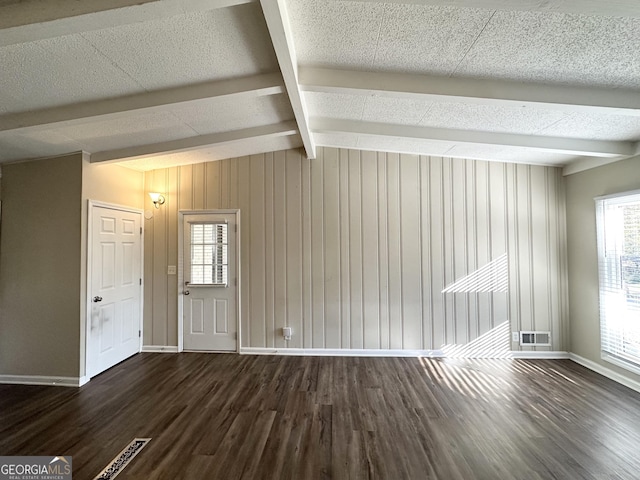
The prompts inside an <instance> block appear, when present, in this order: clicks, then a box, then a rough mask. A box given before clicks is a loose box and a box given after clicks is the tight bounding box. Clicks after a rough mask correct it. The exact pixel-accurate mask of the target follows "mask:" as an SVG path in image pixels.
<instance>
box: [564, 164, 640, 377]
mask: <svg viewBox="0 0 640 480" xmlns="http://www.w3.org/2000/svg"><path fill="white" fill-rule="evenodd" d="M566 185H567V233H568V251H569V286H570V290H569V301H570V312H571V317H570V322H571V344H570V351H571V352H572V353H574V354H576V355H579V356H580V357H582V358H583V359H586V360H588V361H589V362H593V363H594V364H595V366H596V367H597V366H600V367H604V368H607V369H609V370H612V371H613V372H615V374H618V375H622V376H623V377H626V378H629V379H632V380H634V381H635V382H639V381H640V376H638V375H634V374H633V373H631V372H628V371H627V370H623V369H621V368H618V367H616V366H615V365H613V364H611V363H609V362H605V361H603V360H602V359H601V358H600V317H599V303H598V302H599V291H598V253H597V244H596V213H595V201H594V197H598V196H601V195H609V194H612V193H619V192H625V191H630V190H638V189H640V157H635V158H630V159H627V160H623V161H620V162H616V163H612V164H609V165H604V166H602V167H599V168H594V169H591V170H587V171H584V172H580V173H576V174H573V175H569V176H567V177H566Z"/></svg>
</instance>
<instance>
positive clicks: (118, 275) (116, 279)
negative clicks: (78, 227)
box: [87, 205, 142, 377]
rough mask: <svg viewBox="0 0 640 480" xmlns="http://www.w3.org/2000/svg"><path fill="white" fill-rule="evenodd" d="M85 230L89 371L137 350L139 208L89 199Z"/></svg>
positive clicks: (138, 318)
mask: <svg viewBox="0 0 640 480" xmlns="http://www.w3.org/2000/svg"><path fill="white" fill-rule="evenodd" d="M90 208H91V225H90V228H91V232H90V237H89V238H90V242H91V244H90V248H91V250H90V259H89V261H90V277H89V285H88V292H89V299H88V301H89V305H90V306H89V325H88V329H89V331H88V344H87V360H88V361H87V374H88V375H89V377H92V376H94V375H97V374H98V373H100V372H103V371H105V370H106V369H108V368H110V367H112V366H113V365H115V364H116V363H119V362H121V361H122V360H124V359H126V358H128V357H130V356H131V355H134V354H135V353H138V352H139V351H140V341H141V340H140V329H141V322H140V320H141V303H140V302H141V297H142V268H141V267H142V231H141V222H142V219H141V214H140V213H138V212H131V211H124V210H118V209H112V208H107V207H102V206H96V205H92V206H91V207H90Z"/></svg>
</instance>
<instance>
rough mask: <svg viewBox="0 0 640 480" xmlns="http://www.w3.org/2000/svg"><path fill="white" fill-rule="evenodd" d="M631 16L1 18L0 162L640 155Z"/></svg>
mask: <svg viewBox="0 0 640 480" xmlns="http://www.w3.org/2000/svg"><path fill="white" fill-rule="evenodd" d="M639 142H640V2H638V1H637V0H617V1H611V2H602V1H598V0H518V1H509V0H423V1H420V0H392V1H387V2H380V1H376V0H365V1H354V0H341V1H333V0H260V1H251V0H83V1H82V2H78V1H77V0H22V1H18V0H0V163H2V162H11V161H17V160H22V159H29V158H38V157H46V156H53V155H59V154H64V153H69V152H74V151H79V150H84V151H86V152H89V153H90V154H91V161H92V162H105V161H110V162H111V161H120V162H121V161H126V163H125V165H127V166H130V167H132V168H137V169H141V170H147V169H151V168H159V167H165V166H170V165H180V164H185V163H194V162H203V161H210V160H216V159H222V158H230V157H236V156H241V155H247V154H253V153H261V152H267V151H274V150H282V149H287V148H298V147H299V148H303V149H304V150H305V152H306V154H307V156H308V157H310V158H314V157H315V152H316V147H318V146H330V147H347V148H357V149H362V150H378V151H390V152H400V153H419V154H423V155H438V156H447V157H463V158H475V159H484V160H496V161H508V162H525V163H532V164H542V165H557V166H564V167H565V172H566V173H572V172H574V171H579V170H582V169H584V168H589V167H591V166H595V165H600V164H603V163H606V162H610V161H615V160H618V159H622V158H628V157H631V156H634V155H637V154H638V153H640V149H639V145H640V143H639Z"/></svg>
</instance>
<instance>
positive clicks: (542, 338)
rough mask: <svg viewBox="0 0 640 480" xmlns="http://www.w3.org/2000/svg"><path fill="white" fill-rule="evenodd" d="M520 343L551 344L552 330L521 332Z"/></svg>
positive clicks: (541, 345)
mask: <svg viewBox="0 0 640 480" xmlns="http://www.w3.org/2000/svg"><path fill="white" fill-rule="evenodd" d="M520 345H529V346H537V347H549V346H551V332H520Z"/></svg>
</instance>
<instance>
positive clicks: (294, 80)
mask: <svg viewBox="0 0 640 480" xmlns="http://www.w3.org/2000/svg"><path fill="white" fill-rule="evenodd" d="M260 5H262V11H263V13H264V18H265V20H266V22H267V28H268V29H269V35H270V36H271V43H273V48H274V50H275V52H276V57H277V59H278V64H279V65H280V71H281V72H282V78H283V79H284V85H285V88H286V89H287V94H288V95H289V101H290V103H291V107H292V108H293V114H294V116H295V118H296V122H297V123H298V130H299V131H300V136H301V137H302V143H303V145H304V149H305V151H306V154H307V157H308V158H316V146H315V144H314V142H313V137H312V135H311V131H310V130H309V116H308V113H307V107H306V105H305V102H304V99H303V98H302V92H301V91H300V86H299V85H298V60H297V58H296V52H295V48H294V45H293V33H292V31H291V25H290V23H289V15H288V13H287V7H286V4H285V1H284V0H260Z"/></svg>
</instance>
